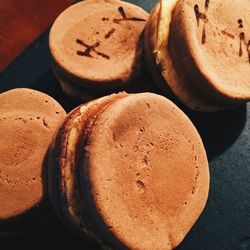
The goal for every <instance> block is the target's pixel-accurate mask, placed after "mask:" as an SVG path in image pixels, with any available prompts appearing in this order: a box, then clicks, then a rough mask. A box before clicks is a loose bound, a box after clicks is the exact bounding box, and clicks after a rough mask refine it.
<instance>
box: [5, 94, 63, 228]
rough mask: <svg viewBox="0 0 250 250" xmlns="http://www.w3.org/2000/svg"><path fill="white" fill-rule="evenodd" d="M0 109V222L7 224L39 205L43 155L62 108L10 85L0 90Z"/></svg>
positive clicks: (47, 98) (42, 191)
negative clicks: (8, 87) (5, 90)
mask: <svg viewBox="0 0 250 250" xmlns="http://www.w3.org/2000/svg"><path fill="white" fill-rule="evenodd" d="M0 113H1V115H0V131H1V138H0V142H1V144H0V145H1V146H0V154H1V158H0V187H1V188H0V204H1V206H0V223H1V224H5V223H6V225H8V223H12V222H13V221H17V222H18V221H21V220H22V219H23V218H27V219H28V218H29V215H31V217H32V214H33V213H34V211H35V210H39V206H40V205H42V203H43V201H44V198H45V197H46V189H47V188H46V187H45V186H44V185H45V184H44V183H43V181H44V180H43V175H44V173H45V166H44V164H45V159H46V158H45V156H46V152H47V149H48V147H49V144H50V142H51V140H52V137H53V134H54V132H55V130H56V128H57V126H58V125H59V124H60V123H61V122H62V120H63V119H64V117H65V111H64V110H63V108H62V107H61V106H60V105H59V104H58V103H57V102H56V101H55V100H54V99H52V98H51V97H50V96H48V95H46V94H44V93H41V92H38V91H35V90H31V89H14V90H10V91H8V92H5V93H2V94H0ZM42 207H43V206H42ZM23 225H25V223H23ZM1 230H2V229H1Z"/></svg>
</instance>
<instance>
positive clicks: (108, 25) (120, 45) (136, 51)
mask: <svg viewBox="0 0 250 250" xmlns="http://www.w3.org/2000/svg"><path fill="white" fill-rule="evenodd" d="M147 17H148V14H147V13H146V12H145V11H144V10H143V9H141V8H139V7H137V6H135V5H132V4H129V3H126V2H123V1H116V0H113V1H104V0H96V1H93V0H87V1H83V2H80V3H78V4H75V5H73V6H72V7H70V8H68V9H67V10H66V11H64V12H63V13H62V14H61V15H60V16H59V17H58V19H57V20H56V21H55V23H54V25H53V27H52V29H51V33H50V48H51V51H52V54H53V57H54V59H55V61H56V63H58V64H59V65H60V67H62V68H63V69H64V70H65V71H66V72H68V73H69V74H72V75H74V76H76V77H79V78H81V79H85V80H86V81H96V82H107V81H116V80H121V81H127V80H128V79H130V78H131V77H132V75H134V74H137V73H138V72H136V70H138V69H139V68H140V65H139V64H140V63H139V62H137V61H138V60H141V48H137V45H138V42H139V37H140V35H141V32H142V30H143V28H144V26H145V23H146V19H147Z"/></svg>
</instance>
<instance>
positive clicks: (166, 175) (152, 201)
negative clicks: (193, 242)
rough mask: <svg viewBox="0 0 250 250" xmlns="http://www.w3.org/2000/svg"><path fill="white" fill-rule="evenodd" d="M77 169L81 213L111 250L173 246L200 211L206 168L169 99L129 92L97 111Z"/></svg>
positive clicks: (190, 129)
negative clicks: (82, 159) (83, 155)
mask: <svg viewBox="0 0 250 250" xmlns="http://www.w3.org/2000/svg"><path fill="white" fill-rule="evenodd" d="M84 149H85V162H84V164H83V163H81V166H82V169H81V171H80V173H79V174H80V177H81V178H80V179H81V182H80V184H81V190H82V191H83V193H82V194H81V196H82V199H83V200H84V202H85V206H86V213H87V214H88V215H89V217H90V218H91V219H92V223H93V224H94V226H95V228H97V229H98V231H99V232H100V233H101V234H102V235H103V237H104V238H105V239H106V240H107V242H109V244H111V246H112V247H114V248H115V249H117V248H118V249H143V250H146V249H150V250H151V249H156V250H157V249H172V248H174V247H176V246H177V245H178V244H179V243H180V242H181V241H182V240H183V238H184V237H185V235H186V234H187V233H188V231H189V230H190V228H191V227H192V225H193V224H194V223H195V221H196V220H197V218H198V217H199V215H200V214H201V212H202V210H203V208H204V206H205V204H206V200H207V196H208V190H209V170H208V162H207V157H206V153H205V150H204V147H203V144H202V141H201V139H200V136H199V134H198V132H197V131H196V129H195V128H194V126H193V124H192V123H191V121H190V120H189V119H188V118H187V116H186V115H185V114H184V113H183V112H182V111H181V110H180V109H179V108H178V107H177V106H175V105H174V104H173V103H172V102H171V101H169V100H168V99H166V98H164V97H162V96H159V95H155V94H150V93H142V94H132V95H129V96H127V97H124V98H122V99H121V100H117V101H116V102H114V103H112V104H111V105H109V106H108V107H107V108H106V109H105V110H104V111H102V112H99V113H98V114H97V116H96V118H95V120H94V122H93V123H92V125H91V126H90V127H89V132H88V134H87V138H86V142H85V147H84Z"/></svg>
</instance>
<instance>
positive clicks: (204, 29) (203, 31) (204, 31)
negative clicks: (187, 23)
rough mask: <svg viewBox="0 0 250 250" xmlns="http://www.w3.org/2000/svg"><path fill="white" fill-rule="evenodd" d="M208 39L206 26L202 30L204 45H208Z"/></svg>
mask: <svg viewBox="0 0 250 250" xmlns="http://www.w3.org/2000/svg"><path fill="white" fill-rule="evenodd" d="M206 38H207V36H206V27H205V26H204V27H203V30H202V36H201V43H202V44H205V43H206Z"/></svg>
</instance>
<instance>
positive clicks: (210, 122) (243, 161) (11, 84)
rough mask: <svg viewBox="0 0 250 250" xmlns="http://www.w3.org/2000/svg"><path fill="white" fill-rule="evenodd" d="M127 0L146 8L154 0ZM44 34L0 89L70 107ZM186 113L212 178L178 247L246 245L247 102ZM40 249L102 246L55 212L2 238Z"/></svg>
mask: <svg viewBox="0 0 250 250" xmlns="http://www.w3.org/2000/svg"><path fill="white" fill-rule="evenodd" d="M130 2H132V3H135V4H138V5H140V6H142V7H143V8H145V9H146V10H147V11H150V10H151V8H152V7H153V6H154V4H155V3H156V2H157V1H150V0H149V1H143V0H138V1H130ZM48 34H49V32H48V31H47V32H45V33H44V34H42V35H41V37H40V38H39V39H38V40H37V41H36V42H34V43H33V44H32V45H31V46H30V47H29V48H28V49H27V50H26V51H24V53H23V54H22V55H21V56H20V57H19V58H17V60H15V62H14V63H12V64H11V65H10V66H9V67H8V68H7V69H6V70H5V71H4V72H2V73H1V74H0V92H3V91H6V90H8V89H11V88H15V87H30V88H34V89H37V90H40V91H43V92H45V93H48V94H49V95H51V96H53V97H54V98H55V99H57V100H58V101H59V102H60V103H61V104H62V105H63V106H64V107H65V108H66V109H67V110H70V109H71V108H73V107H74V105H73V104H72V103H71V102H70V101H69V100H68V98H67V97H66V96H65V95H64V94H63V93H62V92H61V89H60V87H59V85H58V82H57V80H56V78H55V76H54V75H53V72H52V70H51V57H50V54H49V49H48ZM186 113H187V114H188V115H189V117H190V118H191V119H192V121H193V122H194V124H195V125H196V127H197V129H198V130H199V132H200V134H201V136H202V139H203V141H204V144H205V147H206V149H207V153H208V157H209V165H210V174H211V184H210V194H209V200H208V203H207V206H206V208H205V210H204V212H203V214H202V215H201V217H200V218H199V220H198V221H197V223H196V224H195V225H194V227H193V228H192V230H191V231H190V233H189V234H188V235H187V237H186V238H185V240H184V241H183V243H182V244H181V245H180V246H179V247H178V250H187V249H190V250H224V249H225V250H238V249H239V250H250V105H245V106H241V107H239V108H236V109H234V110H231V111H224V112H218V113H213V114H204V113H195V112H191V111H186ZM0 157H1V156H0ZM0 205H1V204H0ZM42 249H60V250H66V249H73V250H74V249H76V250H78V249H79V250H80V249H81V250H82V249H89V250H100V249H99V248H98V247H97V246H94V245H93V244H91V243H90V242H88V241H82V240H79V239H77V238H76V237H75V236H74V235H72V234H71V232H70V231H69V230H68V229H67V228H65V227H64V226H63V225H62V224H61V222H60V221H58V219H57V218H56V217H53V218H52V219H51V221H50V222H48V223H45V224H44V226H42V227H41V228H40V229H39V230H38V231H36V232H34V233H33V234H32V235H29V236H27V237H25V238H22V239H15V240H13V239H1V238H0V250H42ZM152 250H153V249H152Z"/></svg>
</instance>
